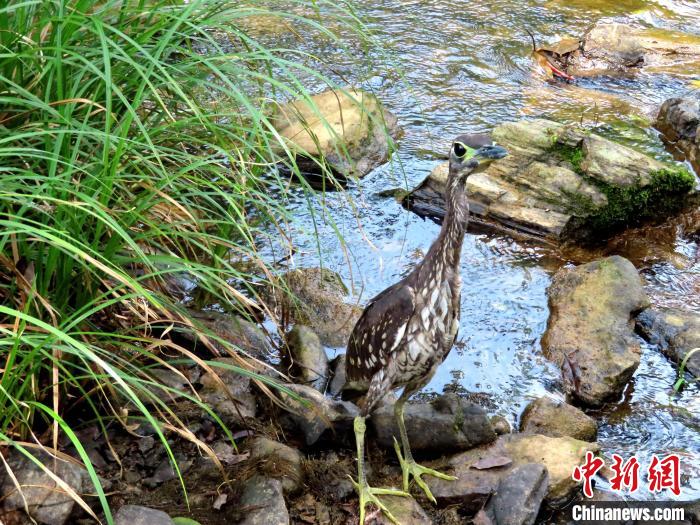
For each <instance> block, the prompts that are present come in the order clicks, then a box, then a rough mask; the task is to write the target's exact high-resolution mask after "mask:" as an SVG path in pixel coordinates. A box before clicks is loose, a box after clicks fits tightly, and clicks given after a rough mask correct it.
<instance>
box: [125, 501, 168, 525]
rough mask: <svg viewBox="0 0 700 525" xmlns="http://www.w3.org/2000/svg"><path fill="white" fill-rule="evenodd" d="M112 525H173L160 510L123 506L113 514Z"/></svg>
mask: <svg viewBox="0 0 700 525" xmlns="http://www.w3.org/2000/svg"><path fill="white" fill-rule="evenodd" d="M114 525H173V520H172V519H170V516H168V515H167V514H166V513H165V512H163V511H162V510H155V509H149V508H148V507H141V506H140V505H124V506H123V507H121V508H120V509H119V510H118V511H117V513H116V514H115V516H114Z"/></svg>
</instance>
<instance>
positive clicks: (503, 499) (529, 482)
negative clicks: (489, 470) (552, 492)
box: [486, 463, 549, 525]
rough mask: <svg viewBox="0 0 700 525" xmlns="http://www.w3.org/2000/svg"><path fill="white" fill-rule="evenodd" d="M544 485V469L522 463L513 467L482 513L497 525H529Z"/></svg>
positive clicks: (536, 512)
mask: <svg viewBox="0 0 700 525" xmlns="http://www.w3.org/2000/svg"><path fill="white" fill-rule="evenodd" d="M548 485H549V475H548V474H547V469H546V468H545V467H544V465H542V464H540V463H525V464H523V465H520V466H518V467H515V468H513V469H512V470H511V471H510V472H509V473H508V475H507V476H504V477H503V479H501V481H500V482H499V484H498V487H497V489H496V493H495V494H494V495H493V497H491V499H490V500H489V502H488V504H487V505H486V511H487V513H488V514H489V515H490V516H493V521H494V523H496V524H497V525H533V523H535V519H536V518H537V514H538V513H539V511H540V505H542V501H543V500H544V497H545V495H546V494H547V487H548Z"/></svg>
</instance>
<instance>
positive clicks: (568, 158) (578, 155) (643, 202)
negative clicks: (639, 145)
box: [404, 119, 697, 243]
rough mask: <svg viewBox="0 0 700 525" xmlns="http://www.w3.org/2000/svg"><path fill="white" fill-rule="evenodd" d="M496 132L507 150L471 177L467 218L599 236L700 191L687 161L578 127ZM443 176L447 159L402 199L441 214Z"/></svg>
mask: <svg viewBox="0 0 700 525" xmlns="http://www.w3.org/2000/svg"><path fill="white" fill-rule="evenodd" d="M493 138H494V140H495V141H496V142H498V144H500V145H502V146H504V147H506V148H507V149H508V153H509V154H508V156H507V157H505V158H503V159H500V160H498V161H495V162H492V163H491V164H489V165H488V166H487V167H486V169H482V170H477V172H476V173H474V174H472V175H471V176H470V177H469V179H468V180H467V192H468V194H469V204H470V213H471V215H470V220H471V221H472V222H473V223H476V224H479V225H485V226H488V227H491V228H494V229H496V230H499V231H503V232H506V233H510V234H512V235H514V236H516V237H529V238H535V239H539V240H546V241H551V242H554V243H561V242H565V241H582V240H583V241H598V240H601V239H603V238H605V237H606V236H608V235H610V234H611V233H613V232H615V231H617V230H619V229H622V228H624V227H626V226H629V225H632V224H637V223H640V222H643V221H645V220H655V221H658V220H661V219H663V218H665V217H668V216H669V215H671V214H674V213H676V212H678V211H680V210H681V209H683V208H684V207H686V206H687V205H688V204H689V203H690V202H691V201H692V197H693V195H695V194H697V192H696V190H695V178H694V177H693V175H691V174H690V173H689V172H688V171H687V170H686V169H685V168H684V167H682V166H676V165H671V164H667V163H662V162H659V161H657V160H655V159H653V158H651V157H649V156H647V155H644V154H642V153H640V152H638V151H636V150H634V149H631V148H628V147H626V146H622V145H620V144H616V143H614V142H611V141H609V140H607V139H604V138H603V137H600V136H599V135H596V134H593V133H588V132H586V131H584V130H582V129H579V128H576V127H572V126H566V125H563V124H558V123H556V122H552V121H548V120H542V119H536V120H521V121H518V122H510V123H506V124H502V125H500V126H498V127H496V128H495V129H494V131H493ZM446 181H447V164H441V165H439V166H438V167H437V168H435V169H434V170H433V172H432V173H431V174H430V175H429V176H428V178H427V179H426V180H424V181H423V182H422V183H421V184H420V185H419V186H418V187H417V188H415V189H414V190H413V191H411V192H410V194H409V195H408V196H407V197H406V198H405V199H404V203H405V204H406V205H407V206H408V207H409V208H410V209H412V210H414V211H415V212H416V213H419V214H421V215H427V216H431V217H436V218H442V217H443V216H444V214H445V199H444V191H445V184H446Z"/></svg>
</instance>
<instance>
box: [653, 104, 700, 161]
mask: <svg viewBox="0 0 700 525" xmlns="http://www.w3.org/2000/svg"><path fill="white" fill-rule="evenodd" d="M656 128H657V129H658V130H659V131H660V132H661V133H662V134H663V136H664V138H665V139H666V141H667V142H670V143H671V145H672V146H673V147H674V149H675V150H676V151H680V152H681V153H682V156H683V157H685V159H687V160H688V161H689V162H690V163H691V164H692V165H693V167H694V168H695V172H696V173H700V133H699V132H698V129H699V128H700V96H698V95H695V96H691V95H688V96H686V97H682V98H670V99H668V100H667V101H665V102H664V103H663V104H662V105H661V109H660V110H659V115H658V116H657V117H656Z"/></svg>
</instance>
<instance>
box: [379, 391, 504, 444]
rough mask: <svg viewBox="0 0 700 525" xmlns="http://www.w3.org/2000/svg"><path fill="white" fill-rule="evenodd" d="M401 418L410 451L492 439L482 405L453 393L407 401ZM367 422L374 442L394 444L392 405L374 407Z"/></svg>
mask: <svg viewBox="0 0 700 525" xmlns="http://www.w3.org/2000/svg"><path fill="white" fill-rule="evenodd" d="M404 421H405V422H406V433H407V434H408V440H409V442H410V443H411V449H412V450H413V451H414V452H415V451H420V450H428V451H435V452H448V451H457V450H466V449H468V448H471V447H475V446H477V445H482V444H484V443H489V442H491V441H493V440H495V439H496V433H495V432H494V430H493V427H492V426H491V421H490V420H489V417H488V415H487V414H486V412H485V411H484V409H483V408H481V407H480V406H479V405H476V404H474V403H471V402H469V401H466V400H463V399H461V398H459V397H457V396H456V395H446V396H441V397H440V398H438V399H437V400H435V401H433V402H432V403H407V404H406V408H405V410H404ZM370 425H371V426H372V428H373V430H374V434H375V436H376V442H377V444H379V445H380V446H382V447H386V448H392V447H393V446H394V436H396V438H397V439H398V436H399V427H398V425H397V423H396V418H395V417H394V407H393V405H383V406H382V407H380V408H379V409H377V410H376V411H375V412H374V413H373V414H372V416H371V419H370Z"/></svg>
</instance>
